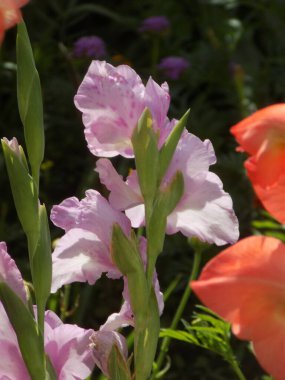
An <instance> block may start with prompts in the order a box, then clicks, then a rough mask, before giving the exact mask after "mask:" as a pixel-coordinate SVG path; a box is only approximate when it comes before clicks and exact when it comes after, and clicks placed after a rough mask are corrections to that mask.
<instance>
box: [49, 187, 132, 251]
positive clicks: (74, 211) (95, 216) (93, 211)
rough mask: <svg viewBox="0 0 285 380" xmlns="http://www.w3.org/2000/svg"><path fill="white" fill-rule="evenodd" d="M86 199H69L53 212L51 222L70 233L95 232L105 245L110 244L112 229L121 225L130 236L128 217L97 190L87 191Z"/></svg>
mask: <svg viewBox="0 0 285 380" xmlns="http://www.w3.org/2000/svg"><path fill="white" fill-rule="evenodd" d="M85 194H86V197H85V198H83V199H82V200H81V201H79V200H78V199H77V198H75V197H72V198H67V199H65V200H64V201H63V202H62V203H61V204H59V205H58V206H54V207H53V208H52V211H51V220H52V221H53V223H54V224H55V225H56V226H59V227H61V228H63V229H64V230H65V231H69V230H70V229H71V228H82V229H85V230H87V231H91V232H94V233H95V234H96V235H97V236H98V238H99V239H100V240H101V241H102V242H103V243H105V244H109V242H110V241H111V236H112V227H113V225H114V224H115V223H118V224H120V226H121V227H122V229H123V231H124V232H125V234H129V231H130V222H129V220H128V219H127V218H126V216H125V215H124V214H122V213H120V212H119V211H117V210H115V209H114V208H112V207H111V206H110V204H109V202H108V201H107V200H106V199H105V198H104V197H102V195H101V194H100V193H99V192H98V191H95V190H87V191H86V193H85Z"/></svg>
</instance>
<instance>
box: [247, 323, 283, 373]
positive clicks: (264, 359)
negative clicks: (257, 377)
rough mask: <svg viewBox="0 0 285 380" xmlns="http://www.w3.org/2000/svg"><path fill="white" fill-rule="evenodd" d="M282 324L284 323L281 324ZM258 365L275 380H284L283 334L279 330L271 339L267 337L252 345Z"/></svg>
mask: <svg viewBox="0 0 285 380" xmlns="http://www.w3.org/2000/svg"><path fill="white" fill-rule="evenodd" d="M283 323H284V322H283ZM253 348H254V351H255V355H256V357H257V358H258V361H259V363H260V364H261V366H262V367H263V368H264V369H265V371H267V372H269V373H270V374H271V375H272V376H273V377H274V379H275V380H284V376H285V373H284V372H285V370H284V358H285V333H284V329H283V330H282V329H280V330H279V331H278V333H277V334H276V335H275V336H274V339H272V337H271V336H268V337H267V338H266V339H262V340H259V341H256V342H254V343H253Z"/></svg>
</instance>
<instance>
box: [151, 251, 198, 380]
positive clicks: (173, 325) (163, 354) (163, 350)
mask: <svg viewBox="0 0 285 380" xmlns="http://www.w3.org/2000/svg"><path fill="white" fill-rule="evenodd" d="M201 257H202V250H197V252H196V253H195V255H194V262H193V267H192V271H191V274H190V277H189V282H190V281H193V280H195V279H196V278H197V276H198V273H199V268H200V262H201ZM189 282H187V286H186V288H185V290H184V293H183V296H182V298H181V300H180V303H179V306H178V308H177V310H176V313H175V315H174V317H173V320H172V322H171V325H170V329H172V330H174V329H176V327H177V325H178V323H179V321H180V319H181V317H182V314H183V312H184V309H185V307H186V304H187V302H188V300H189V297H190V295H191V291H192V290H191V288H190V286H189ZM170 342H171V338H170V337H165V338H164V339H163V340H162V343H161V346H160V353H159V355H158V359H157V363H156V368H155V372H154V374H153V376H152V379H155V378H156V375H157V374H158V373H159V371H160V369H161V367H162V365H163V363H164V360H165V357H166V355H167V352H168V348H169V345H170Z"/></svg>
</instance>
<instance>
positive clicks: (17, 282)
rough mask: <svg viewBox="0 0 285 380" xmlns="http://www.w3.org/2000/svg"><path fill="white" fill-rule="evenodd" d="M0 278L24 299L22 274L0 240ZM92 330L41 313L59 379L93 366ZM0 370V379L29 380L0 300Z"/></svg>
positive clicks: (73, 379) (74, 377) (84, 373)
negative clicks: (43, 315) (64, 322)
mask: <svg viewBox="0 0 285 380" xmlns="http://www.w3.org/2000/svg"><path fill="white" fill-rule="evenodd" d="M0 282H5V283H7V285H9V287H10V288H11V289H12V290H13V291H14V292H15V293H16V294H18V295H19V296H20V297H21V298H22V300H23V302H25V303H27V298H26V292H25V288H24V283H23V279H22V276H21V274H20V272H19V270H18V268H17V266H16V264H15V262H14V260H12V258H11V257H10V256H9V254H8V253H7V248H6V244H5V243H4V242H0ZM92 334H93V330H84V329H82V328H80V327H78V326H76V325H67V324H63V323H62V321H61V320H60V319H59V318H58V317H57V315H56V314H54V313H53V312H52V311H47V312H46V314H45V337H44V343H45V351H46V353H47V354H48V356H49V358H50V360H51V363H52V365H53V367H54V369H55V371H56V374H57V376H58V379H59V380H66V379H70V380H81V379H82V380H84V379H85V378H86V377H88V376H89V375H90V374H91V372H92V369H93V367H94V360H93V358H92V354H91V349H90V347H89V345H90V337H91V335H92ZM0 355H1V361H0V374H1V379H2V378H3V379H4V378H5V379H10V380H19V379H21V380H29V379H30V375H29V374H28V371H27V369H26V366H25V363H24V361H23V359H22V356H21V352H20V349H19V345H18V340H17V336H16V334H15V331H14V330H13V328H12V325H11V323H10V321H9V319H8V316H7V314H6V311H5V309H4V307H3V305H2V303H1V302H0Z"/></svg>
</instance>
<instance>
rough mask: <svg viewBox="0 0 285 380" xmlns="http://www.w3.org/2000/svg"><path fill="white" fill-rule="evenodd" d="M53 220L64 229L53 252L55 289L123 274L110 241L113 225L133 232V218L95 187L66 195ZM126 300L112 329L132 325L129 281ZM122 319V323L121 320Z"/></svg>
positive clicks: (160, 302)
mask: <svg viewBox="0 0 285 380" xmlns="http://www.w3.org/2000/svg"><path fill="white" fill-rule="evenodd" d="M51 220H52V221H53V223H54V224H55V225H56V226H58V227H61V228H63V229H64V230H65V235H63V236H62V237H61V238H60V239H59V240H58V242H57V244H56V247H55V250H54V252H53V255H52V258H53V279H52V292H55V291H56V290H57V289H59V288H60V287H61V286H62V285H66V284H70V283H72V282H75V281H79V282H88V283H89V284H90V285H92V284H94V283H95V282H96V281H97V280H98V279H99V278H100V277H101V275H102V274H103V273H106V275H107V277H109V278H111V279H119V278H121V277H122V274H121V272H120V271H119V269H118V268H117V267H116V266H115V264H114V262H113V261H112V257H111V240H112V230H113V225H114V224H116V223H117V224H119V225H120V226H121V228H122V230H123V232H124V233H125V234H126V236H129V235H130V231H131V223H130V220H129V219H128V218H127V217H126V215H124V214H123V213H121V212H120V211H118V210H116V209H114V208H113V207H112V206H111V205H110V203H109V202H108V201H107V200H106V199H105V198H104V197H102V195H101V194H100V193H99V192H97V191H96V190H88V191H86V197H85V198H84V199H82V200H81V201H79V200H78V199H77V198H75V197H72V198H67V199H65V200H64V201H63V202H62V203H61V204H59V205H58V206H54V207H53V208H52V212H51ZM140 248H141V254H142V258H143V261H144V262H145V263H146V240H145V239H141V243H140ZM154 288H155V290H156V294H157V299H158V305H159V309H160V311H161V312H162V310H163V297H162V294H161V293H160V291H159V284H158V280H157V276H156V274H155V275H154ZM123 296H124V299H125V303H124V304H123V306H122V309H121V311H120V313H118V314H115V315H112V316H111V319H110V320H109V321H113V318H115V319H116V323H115V325H114V323H113V322H112V330H115V329H116V328H118V327H119V326H122V325H130V324H133V315H132V311H131V307H130V304H129V302H130V301H129V296H128V289H127V282H126V281H125V289H124V292H123ZM118 321H119V322H118Z"/></svg>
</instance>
